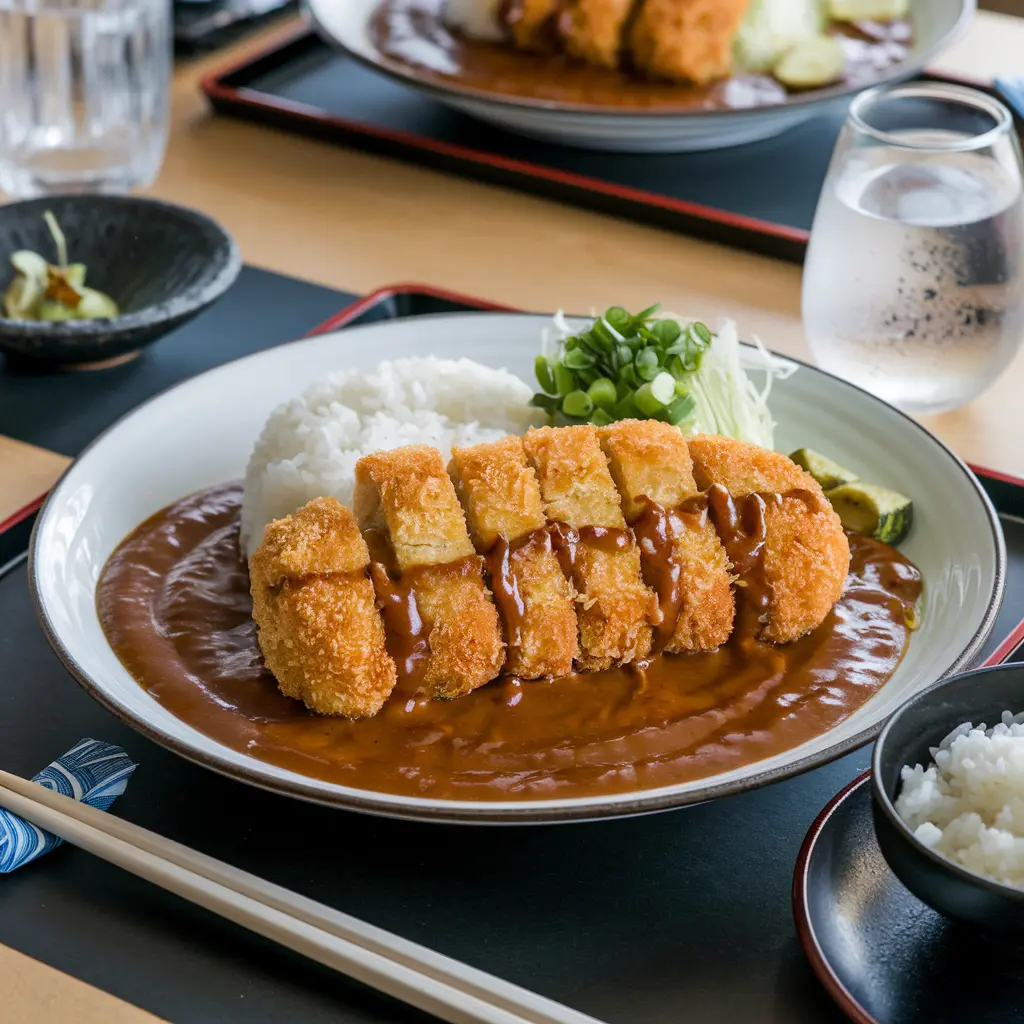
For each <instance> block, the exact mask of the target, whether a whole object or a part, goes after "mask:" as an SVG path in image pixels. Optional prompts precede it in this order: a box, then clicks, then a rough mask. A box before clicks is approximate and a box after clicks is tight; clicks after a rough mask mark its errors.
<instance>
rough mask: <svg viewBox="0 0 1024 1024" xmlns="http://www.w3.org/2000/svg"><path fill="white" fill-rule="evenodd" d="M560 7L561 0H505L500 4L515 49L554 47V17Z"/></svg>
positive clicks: (501, 15)
mask: <svg viewBox="0 0 1024 1024" xmlns="http://www.w3.org/2000/svg"><path fill="white" fill-rule="evenodd" d="M561 9H562V2H561V0H505V2H504V3H502V5H501V7H500V8H499V10H500V12H501V14H500V19H501V22H502V24H503V25H504V26H505V27H506V28H507V29H508V32H509V34H510V35H511V36H512V42H513V43H514V44H515V47H516V49H518V50H534V51H544V50H550V49H552V48H553V47H554V42H555V31H556V30H555V19H556V18H557V16H558V12H559V11H560V10H561Z"/></svg>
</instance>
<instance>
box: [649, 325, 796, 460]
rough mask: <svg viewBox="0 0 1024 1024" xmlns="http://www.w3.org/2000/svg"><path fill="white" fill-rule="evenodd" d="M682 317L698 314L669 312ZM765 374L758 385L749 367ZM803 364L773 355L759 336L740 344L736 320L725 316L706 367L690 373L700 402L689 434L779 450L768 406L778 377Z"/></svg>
mask: <svg viewBox="0 0 1024 1024" xmlns="http://www.w3.org/2000/svg"><path fill="white" fill-rule="evenodd" d="M663 316H665V317H671V318H672V319H673V320H677V321H679V323H680V324H688V323H691V322H692V318H687V317H679V316H676V315H675V314H673V313H665V314H663ZM748 369H749V370H753V371H757V372H761V373H763V374H764V385H763V386H762V387H761V388H760V389H758V387H757V386H756V385H755V384H754V382H753V381H752V380H751V379H750V378H749V377H748V376H747V373H746V371H747V370H748ZM796 369H797V364H796V363H792V362H790V361H789V360H788V359H779V358H778V357H777V356H773V355H772V354H771V353H770V352H769V351H768V350H767V349H766V348H765V347H764V345H762V344H761V341H760V339H759V338H757V337H756V336H755V337H754V338H753V347H752V348H751V347H747V346H744V345H741V344H740V341H739V335H738V334H737V332H736V324H735V323H734V322H733V321H732V320H723V321H722V322H721V323H720V324H719V327H718V330H717V331H716V332H715V334H714V337H713V338H712V341H711V345H710V346H709V347H708V349H707V351H705V353H704V357H703V359H702V360H701V364H700V369H698V370H696V371H695V372H694V373H691V374H688V375H687V377H686V386H687V387H688V388H689V389H690V394H691V395H693V397H694V400H695V401H696V406H695V408H694V411H693V414H692V415H691V416H690V418H689V419H688V420H687V421H686V422H685V423H684V424H682V425H681V429H682V430H683V433H685V434H724V435H725V436H726V437H734V438H736V440H737V441H745V442H747V443H748V444H756V445H758V446H760V447H761V448H773V447H774V437H775V420H774V419H773V418H772V414H771V410H770V409H769V408H768V396H769V395H770V394H771V391H772V381H773V380H775V379H776V378H778V379H784V378H786V377H789V376H791V375H792V374H793V373H794V372H795V371H796Z"/></svg>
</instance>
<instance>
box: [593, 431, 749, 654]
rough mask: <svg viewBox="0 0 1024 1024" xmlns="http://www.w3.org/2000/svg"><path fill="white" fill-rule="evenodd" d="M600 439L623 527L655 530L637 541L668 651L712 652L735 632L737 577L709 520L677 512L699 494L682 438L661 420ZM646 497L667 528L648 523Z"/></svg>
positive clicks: (602, 433) (700, 513) (701, 514)
mask: <svg viewBox="0 0 1024 1024" xmlns="http://www.w3.org/2000/svg"><path fill="white" fill-rule="evenodd" d="M599 433H600V437H601V447H602V448H603V449H604V453H605V455H606V456H607V458H608V465H609V467H610V468H611V473H612V477H613V478H614V480H615V484H616V486H617V487H618V488H619V494H620V495H621V496H622V506H623V512H624V513H625V516H626V521H627V522H628V523H629V524H630V526H636V527H637V528H638V529H639V528H640V527H641V526H644V525H646V526H649V527H651V528H652V530H651V536H650V537H645V536H644V533H645V532H646V531H644V530H640V533H639V536H638V539H639V541H640V554H641V562H642V564H643V569H644V579H645V580H646V582H647V584H648V586H650V587H651V589H653V590H654V591H655V592H656V593H658V595H659V598H660V600H661V609H662V614H663V615H665V616H670V617H671V618H672V621H667V620H664V619H663V621H662V623H661V625H660V626H659V627H658V632H659V634H661V638H662V642H663V643H664V645H665V647H664V649H665V650H667V651H669V652H670V653H673V654H678V653H682V652H684V651H711V650H714V649H715V648H716V647H719V646H721V645H722V644H724V643H725V642H726V640H728V639H729V635H730V634H731V633H732V626H733V618H734V615H735V611H736V607H735V601H734V598H733V593H732V576H731V574H730V566H729V559H728V557H727V556H726V554H725V549H724V548H723V547H722V542H721V541H720V540H719V538H718V534H717V533H716V532H715V528H714V526H713V525H712V523H711V521H710V520H709V519H708V517H707V514H706V513H705V512H703V511H695V512H691V513H687V512H683V511H680V512H672V510H675V509H677V508H678V507H679V506H681V505H682V504H683V502H684V501H685V500H686V499H687V498H692V497H693V496H694V495H695V494H696V493H697V484H696V482H695V481H694V479H693V467H692V463H691V461H690V454H689V451H688V450H687V445H686V441H685V439H684V438H683V435H682V434H681V433H680V432H679V430H678V429H677V428H676V427H673V426H670V425H669V424H668V423H660V422H658V421H657V420H621V421H620V422H618V423H613V424H611V425H610V426H607V427H602V428H601V430H600V431H599ZM644 498H647V499H649V501H651V502H656V503H657V505H659V506H661V507H662V509H664V510H666V511H668V515H667V516H665V515H664V514H663V515H662V518H664V519H666V520H667V522H666V523H662V524H656V523H654V522H652V521H651V511H650V509H649V506H648V504H647V502H645V501H644V500H643V499H644ZM659 527H660V528H659ZM662 534H664V540H663V541H662V540H661V539H660V536H661V535H662ZM655 537H658V538H659V539H658V540H657V541H655ZM655 545H656V547H655ZM662 546H664V548H667V551H665V550H660V548H661V547H662ZM648 547H651V548H652V550H650V551H648V550H646V549H647V548H648ZM666 555H667V556H668V559H669V560H670V562H671V564H667V562H666V560H665V556H666ZM676 616H677V617H676Z"/></svg>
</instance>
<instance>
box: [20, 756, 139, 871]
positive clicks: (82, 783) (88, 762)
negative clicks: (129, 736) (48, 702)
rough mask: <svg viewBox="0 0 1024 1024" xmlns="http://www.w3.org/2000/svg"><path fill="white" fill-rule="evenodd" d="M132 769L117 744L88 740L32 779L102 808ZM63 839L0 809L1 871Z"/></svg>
mask: <svg viewBox="0 0 1024 1024" xmlns="http://www.w3.org/2000/svg"><path fill="white" fill-rule="evenodd" d="M135 768H136V764H135V762H134V761H133V760H132V759H131V758H130V757H129V756H128V755H127V754H126V753H125V752H124V751H123V750H122V749H121V748H120V747H115V746H114V745H113V744H111V743H100V742H99V741H98V740H88V739H87V740H80V741H79V742H78V743H77V744H75V746H74V747H72V748H71V749H70V750H69V751H68V752H67V753H66V754H64V755H63V756H62V757H59V758H57V760H56V761H54V762H53V763H52V764H49V765H47V766H46V767H45V768H44V769H43V770H42V771H41V772H40V773H39V774H38V775H36V776H34V777H33V779H32V781H33V782H38V783H39V785H41V786H45V787H46V788H47V789H51V790H53V791H54V792H56V793H60V794H62V795H63V796H69V797H71V798H72V800H81V801H82V802H83V803H87V804H89V806H90V807H97V808H99V810H101V811H105V810H107V809H108V808H109V807H110V805H111V804H112V803H113V802H114V801H115V800H116V799H117V798H118V797H119V796H120V795H121V794H122V793H123V792H124V791H125V789H126V788H127V786H128V779H129V778H130V777H131V774H132V772H133V771H135ZM63 842H64V840H63V839H58V838H57V836H55V835H52V834H51V833H49V832H44V831H43V830H42V829H41V828H36V826H35V825H33V824H31V823H30V822H27V821H25V819H24V818H19V817H18V816H17V815H15V814H11V813H10V812H9V811H5V810H3V809H2V808H0V874H7V873H8V872H11V871H13V870H14V869H15V868H20V867H21V866H22V865H23V864H28V862H29V861H32V860H35V859H36V857H41V856H42V855H43V854H44V853H49V852H50V851H51V850H55V849H56V848H57V847H58V846H60V845H61V843H63Z"/></svg>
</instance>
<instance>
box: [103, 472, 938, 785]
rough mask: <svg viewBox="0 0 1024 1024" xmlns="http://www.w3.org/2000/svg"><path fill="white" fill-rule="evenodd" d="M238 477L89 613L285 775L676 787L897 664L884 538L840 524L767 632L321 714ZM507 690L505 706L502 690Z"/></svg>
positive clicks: (902, 625)
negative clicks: (277, 657)
mask: <svg viewBox="0 0 1024 1024" xmlns="http://www.w3.org/2000/svg"><path fill="white" fill-rule="evenodd" d="M240 503H241V488H240V487H237V486H231V487H226V488H218V489H216V490H214V491H206V492H203V493H201V494H197V495H191V496H189V497H188V498H185V499H182V500H181V501H179V502H176V503H174V504H173V505H171V506H169V507H168V508H165V509H162V510H161V511H160V512H158V513H157V514H156V515H154V516H153V517H151V518H150V519H148V520H147V521H146V522H145V523H142V524H140V526H138V527H137V528H136V529H135V530H134V531H133V532H132V533H131V534H129V536H128V537H126V538H125V539H124V540H123V541H122V542H121V544H120V545H119V546H118V547H117V549H116V550H115V551H114V553H113V554H112V555H111V558H110V560H109V561H108V562H107V564H106V566H105V567H104V569H103V572H102V574H101V577H100V580H99V582H98V584H97V611H98V614H99V617H100V621H101V623H102V626H103V630H104V633H105V635H106V636H107V638H108V640H109V642H110V644H111V646H112V648H113V649H114V651H115V653H116V654H117V657H118V658H119V659H120V660H121V662H122V664H123V665H124V666H125V668H126V669H127V671H128V672H129V673H131V675H132V676H133V677H134V678H135V679H136V680H137V681H138V683H139V685H140V686H141V687H142V688H143V689H144V690H146V692H147V693H148V694H149V695H150V696H151V697H152V699H153V700H155V701H156V702H157V703H159V704H160V705H162V706H163V707H164V708H165V709H166V710H167V712H168V713H170V714H173V715H174V716H176V717H177V718H178V719H180V720H181V721H183V722H185V723H186V724H188V725H189V726H191V727H193V728H195V729H197V730H198V731H200V732H201V733H203V734H204V735H206V736H208V737H210V738H211V739H212V740H213V741H215V742H217V743H221V744H223V745H224V746H225V747H227V748H229V749H231V750H234V751H238V752H239V753H241V754H243V755H245V756H246V757H249V758H255V759H256V760H258V761H262V762H264V763H267V764H273V765H276V766H278V767H279V768H281V769H284V770H286V771H292V772H297V773H300V774H302V775H305V776H310V777H314V778H317V779H322V780H324V781H326V782H330V783H335V784H339V785H343V786H349V787H353V788H355V789H361V790H366V791H375V792H384V793H393V794H403V795H407V796H411V797H415V798H419V799H422V798H425V797H427V798H433V799H438V800H445V799H450V800H459V799H462V800H511V801H515V800H528V799H529V800H544V799H552V798H555V797H561V798H576V797H584V796H596V795H605V794H611V793H624V792H635V791H638V790H645V789H654V788H659V787H662V786H669V785H677V784H680V783H683V782H688V781H692V780H695V779H700V778H705V777H708V776H711V775H714V774H717V773H720V772H723V771H729V770H733V769H737V768H740V767H742V766H745V765H749V764H752V763H754V762H757V761H760V760H762V759H764V758H766V757H770V756H773V755H775V754H778V753H780V752H781V751H784V750H788V749H790V748H793V747H795V746H797V745H798V744H801V743H805V742H806V741H808V740H809V739H811V738H812V737H816V736H820V735H821V734H822V733H824V732H826V731H827V730H828V729H830V728H832V727H833V726H835V725H836V724H837V723H838V722H841V721H842V720H844V719H845V718H847V717H848V716H849V715H850V714H852V713H853V712H854V711H856V710H857V709H858V708H860V707H861V706H863V704H864V703H865V701H867V700H868V699H869V698H870V697H871V696H873V695H874V694H875V693H877V692H878V689H879V687H881V686H882V685H883V684H884V683H885V681H886V680H887V679H889V678H890V677H891V675H892V673H893V672H894V671H895V669H896V666H897V665H898V664H899V661H900V658H901V657H902V654H903V651H904V649H905V647H906V643H907V640H908V637H909V635H910V630H909V628H908V626H907V618H908V615H909V614H910V612H911V611H912V610H913V607H914V603H915V602H916V600H917V599H918V596H919V594H920V587H921V579H920V574H919V573H918V572H917V570H916V569H915V568H914V567H913V566H912V565H911V564H910V563H909V562H908V561H907V560H906V559H905V558H904V557H903V556H902V555H901V554H900V553H899V552H898V551H896V550H894V549H892V548H890V547H887V546H885V545H884V544H881V543H879V542H878V541H874V540H871V539H870V538H867V537H854V538H853V539H852V544H853V558H852V562H851V572H850V577H849V581H848V585H847V588H846V590H845V592H844V593H843V595H842V597H841V598H840V600H839V602H838V604H837V605H836V606H835V608H834V609H833V610H832V612H830V614H829V616H827V617H826V620H825V622H824V623H823V624H822V625H821V626H820V627H819V628H817V629H815V630H814V631H813V632H811V633H810V634H808V635H806V636H804V637H802V638H801V639H799V640H797V641H795V642H793V643H791V644H786V645H784V646H781V647H777V646H774V645H772V644H768V643H762V642H759V641H756V640H751V641H750V642H745V643H742V644H741V643H739V642H738V641H737V640H733V641H730V642H729V643H727V644H725V645H723V647H722V648H721V649H719V650H716V651H713V652H697V653H693V654H688V655H687V656H686V657H680V658H672V657H662V658H659V659H656V660H655V662H654V663H652V665H651V666H650V668H649V669H648V673H647V676H646V682H647V685H646V686H644V687H642V688H641V687H638V685H637V676H636V673H635V672H633V671H631V670H627V669H611V670H608V671H603V672H596V673H583V674H579V675H570V676H567V677H565V678H563V679H559V680H558V681H557V682H555V683H552V684H550V685H545V684H540V685H529V684H522V685H520V684H519V683H518V682H517V681H515V680H510V679H509V678H508V677H506V678H505V679H504V680H503V681H502V682H500V683H498V684H495V685H492V686H486V687H482V688H481V689H479V690H476V691H474V692H473V693H471V694H469V695H468V696H466V697H465V698H463V699H460V700H455V701H435V700H409V699H403V695H402V694H401V693H399V692H397V691H396V693H395V694H394V695H393V697H392V699H391V700H389V701H388V702H387V703H386V704H385V705H384V707H383V709H382V710H381V711H380V713H379V714H377V715H376V716H374V717H372V718H365V719H361V720H359V721H352V720H349V719H346V718H327V717H320V716H316V715H313V714H311V713H310V712H308V711H307V710H306V709H305V708H304V707H303V706H302V704H301V703H299V702H298V701H295V700H292V699H290V698H289V697H286V696H284V695H283V694H282V693H280V692H279V690H278V687H277V684H276V681H275V679H274V677H273V676H272V675H271V674H270V673H269V672H268V671H267V669H266V668H265V667H264V660H263V658H262V656H261V653H260V649H259V647H258V646H257V642H256V625H255V623H254V622H253V619H252V598H251V596H250V593H249V575H248V572H247V568H246V565H245V562H244V561H243V560H242V558H241V556H240V554H239V550H238V522H239V508H240ZM513 705H514V706H513Z"/></svg>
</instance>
